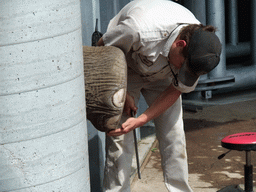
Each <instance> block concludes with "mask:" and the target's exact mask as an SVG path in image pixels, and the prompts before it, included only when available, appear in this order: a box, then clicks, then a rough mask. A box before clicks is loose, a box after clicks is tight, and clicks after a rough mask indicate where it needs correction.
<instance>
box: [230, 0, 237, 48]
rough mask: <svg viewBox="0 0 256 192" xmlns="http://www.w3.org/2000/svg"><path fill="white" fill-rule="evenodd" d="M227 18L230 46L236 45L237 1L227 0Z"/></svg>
mask: <svg viewBox="0 0 256 192" xmlns="http://www.w3.org/2000/svg"><path fill="white" fill-rule="evenodd" d="M228 10H229V12H228V17H229V23H228V24H229V28H228V29H229V30H228V34H229V37H230V43H231V45H237V44H238V18H237V17H238V16H237V13H238V12H237V0H229V7H228Z"/></svg>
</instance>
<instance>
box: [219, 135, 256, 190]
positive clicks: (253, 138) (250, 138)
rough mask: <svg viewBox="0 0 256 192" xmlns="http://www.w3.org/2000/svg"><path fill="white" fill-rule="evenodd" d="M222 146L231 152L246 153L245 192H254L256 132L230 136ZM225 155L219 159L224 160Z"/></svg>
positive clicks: (224, 139) (223, 140)
mask: <svg viewBox="0 0 256 192" xmlns="http://www.w3.org/2000/svg"><path fill="white" fill-rule="evenodd" d="M221 146H222V147H224V148H227V149H230V151H231V150H238V151H245V152H246V165H244V185H245V192H253V166H252V165H251V151H256V132H245V133H237V134H233V135H229V136H227V137H225V138H223V139H222V140H221ZM225 154H226V153H225ZM225 154H223V155H221V156H220V157H219V159H220V158H223V157H224V156H225Z"/></svg>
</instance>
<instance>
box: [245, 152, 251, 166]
mask: <svg viewBox="0 0 256 192" xmlns="http://www.w3.org/2000/svg"><path fill="white" fill-rule="evenodd" d="M246 165H248V166H249V165H251V151H246Z"/></svg>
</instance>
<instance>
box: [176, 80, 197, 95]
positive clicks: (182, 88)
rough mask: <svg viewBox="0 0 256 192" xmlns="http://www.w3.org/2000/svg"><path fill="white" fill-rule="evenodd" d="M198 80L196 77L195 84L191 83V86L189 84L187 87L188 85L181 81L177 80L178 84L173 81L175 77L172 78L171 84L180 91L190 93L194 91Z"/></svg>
mask: <svg viewBox="0 0 256 192" xmlns="http://www.w3.org/2000/svg"><path fill="white" fill-rule="evenodd" d="M198 80H199V78H198V79H197V81H196V82H195V84H194V85H193V86H191V87H188V86H186V85H184V84H183V83H181V82H180V81H178V84H177V83H175V82H174V81H175V79H173V83H172V84H173V86H174V87H175V88H176V89H177V90H179V91H180V92H181V93H190V92H192V91H194V90H195V88H196V86H197V84H198Z"/></svg>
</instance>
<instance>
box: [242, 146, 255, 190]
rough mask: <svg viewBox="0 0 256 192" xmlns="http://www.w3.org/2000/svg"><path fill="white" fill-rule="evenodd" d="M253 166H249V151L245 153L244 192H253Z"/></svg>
mask: <svg viewBox="0 0 256 192" xmlns="http://www.w3.org/2000/svg"><path fill="white" fill-rule="evenodd" d="M252 170H253V166H252V165H251V151H246V165H245V166H244V185H245V192H253V172H252Z"/></svg>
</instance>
